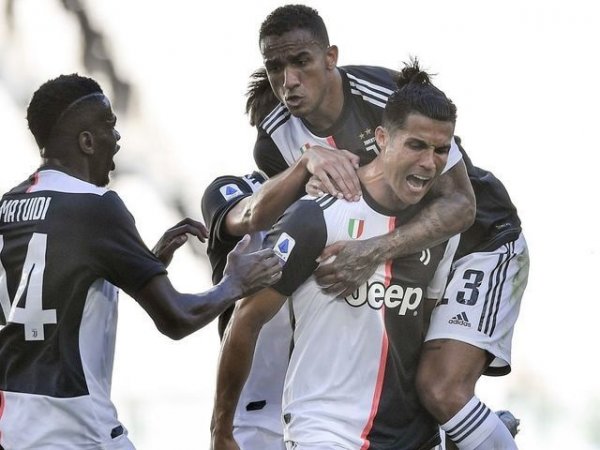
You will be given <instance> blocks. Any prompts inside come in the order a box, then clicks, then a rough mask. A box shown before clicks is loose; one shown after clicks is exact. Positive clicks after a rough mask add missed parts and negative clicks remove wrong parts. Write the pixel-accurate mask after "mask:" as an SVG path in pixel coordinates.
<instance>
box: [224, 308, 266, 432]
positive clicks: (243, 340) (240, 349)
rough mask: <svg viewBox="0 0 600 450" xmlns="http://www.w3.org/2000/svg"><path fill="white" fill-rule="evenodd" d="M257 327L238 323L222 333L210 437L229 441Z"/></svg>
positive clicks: (250, 359)
mask: <svg viewBox="0 0 600 450" xmlns="http://www.w3.org/2000/svg"><path fill="white" fill-rule="evenodd" d="M260 328H261V327H260V326H258V325H256V324H250V323H248V321H244V320H243V319H242V320H238V321H237V322H236V323H235V324H234V325H233V326H230V327H229V328H228V330H227V332H226V333H225V336H224V338H223V343H222V347H221V354H220V357H219V364H218V369H217V389H216V394H215V405H214V410H213V420H212V427H213V429H212V434H213V436H215V437H221V438H223V437H225V438H227V437H230V436H231V435H232V434H233V418H234V414H235V410H236V407H237V403H238V401H239V398H240V395H241V392H242V389H243V387H244V384H245V382H246V380H247V378H248V375H249V373H250V369H251V367H252V359H253V357H254V349H255V346H256V341H257V339H258V334H259V331H260Z"/></svg>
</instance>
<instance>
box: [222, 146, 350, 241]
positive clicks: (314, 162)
mask: <svg viewBox="0 0 600 450" xmlns="http://www.w3.org/2000/svg"><path fill="white" fill-rule="evenodd" d="M358 161H359V158H358V156H356V155H354V154H352V153H350V152H348V151H346V150H332V149H327V148H324V147H319V146H312V147H310V148H308V149H307V150H306V151H305V152H304V154H303V155H302V157H301V158H300V159H299V160H298V161H297V162H296V163H295V164H294V165H293V166H291V167H289V168H288V169H286V170H285V171H283V172H282V173H280V174H279V175H277V176H275V177H273V178H271V179H270V180H268V181H267V182H266V183H264V184H263V186H262V187H261V189H260V190H259V191H258V192H255V193H254V194H252V195H251V196H250V197H246V198H244V199H242V200H240V201H239V202H238V204H237V205H235V206H234V207H233V208H232V209H231V211H229V212H228V214H227V218H226V220H225V226H226V228H227V229H226V231H227V233H229V234H230V235H232V236H243V235H244V234H247V233H254V232H256V231H261V230H266V229H268V228H270V227H271V226H272V225H273V224H274V223H275V221H276V220H277V219H278V218H279V217H280V216H281V215H282V214H283V212H284V211H285V210H286V209H287V208H288V207H289V206H290V205H291V204H292V203H293V202H294V201H295V200H297V199H298V198H300V197H301V196H302V195H303V193H304V186H305V184H306V182H307V181H308V178H309V176H310V175H311V174H314V175H315V176H316V177H318V178H319V179H321V180H323V183H328V184H327V186H328V187H329V188H330V189H331V190H333V191H334V192H335V193H336V194H338V193H339V195H341V196H345V197H346V198H348V199H349V200H351V199H354V200H356V199H358V198H359V196H360V183H359V181H358V177H357V175H356V169H357V168H358ZM333 183H335V186H339V189H337V188H336V187H335V186H334V184H333Z"/></svg>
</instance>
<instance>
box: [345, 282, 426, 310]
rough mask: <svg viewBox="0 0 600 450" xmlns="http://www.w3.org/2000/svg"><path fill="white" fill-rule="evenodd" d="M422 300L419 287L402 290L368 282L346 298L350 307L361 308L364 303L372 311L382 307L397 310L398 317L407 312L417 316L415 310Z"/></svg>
mask: <svg viewBox="0 0 600 450" xmlns="http://www.w3.org/2000/svg"><path fill="white" fill-rule="evenodd" d="M421 300H423V290H422V289H421V288H420V287H416V288H414V287H407V288H403V287H402V286H399V285H397V284H391V285H389V286H388V287H385V285H384V284H383V283H379V282H377V281H376V282H373V283H369V282H368V281H367V282H366V283H365V284H363V285H362V286H361V287H359V288H358V289H357V290H356V292H354V294H351V295H349V296H347V297H346V302H347V303H348V304H349V305H350V306H356V307H358V306H362V305H364V304H365V303H367V304H368V305H369V307H370V308H373V309H381V308H382V307H383V306H384V305H385V307H386V308H388V309H393V308H397V307H398V306H399V307H400V308H398V315H400V316H404V315H406V313H407V312H408V311H413V315H415V316H416V315H417V314H418V311H417V308H418V307H419V305H420V304H421Z"/></svg>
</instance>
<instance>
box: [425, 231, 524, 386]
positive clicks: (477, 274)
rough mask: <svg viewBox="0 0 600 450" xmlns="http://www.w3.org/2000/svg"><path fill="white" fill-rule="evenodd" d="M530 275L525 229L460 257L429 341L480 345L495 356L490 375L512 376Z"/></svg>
mask: <svg viewBox="0 0 600 450" xmlns="http://www.w3.org/2000/svg"><path fill="white" fill-rule="evenodd" d="M528 276H529V253H528V251H527V243H526V242H525V238H524V237H523V234H521V235H519V237H518V239H516V240H515V241H512V242H509V243H507V244H504V245H502V246H501V247H499V248H497V249H496V250H494V251H491V252H479V253H471V254H469V255H466V256H464V257H462V258H461V259H459V260H457V261H455V262H454V264H453V265H452V271H451V275H450V279H449V281H448V284H447V286H446V291H445V294H444V296H443V298H442V300H440V301H438V304H437V305H436V307H435V309H434V310H433V313H432V315H431V324H430V326H429V331H428V332H427V337H426V338H425V341H431V340H434V339H455V340H458V341H462V342H466V343H468V344H471V345H474V346H476V347H479V348H481V349H483V350H486V351H487V352H489V353H490V354H491V355H492V356H493V357H494V359H493V360H492V362H491V364H490V365H489V367H488V369H487V370H486V372H485V374H486V375H506V374H507V373H509V372H510V355H511V347H512V336H513V330H514V326H515V322H516V321H517V317H518V315H519V309H520V307H521V298H522V296H523V291H524V290H525V287H526V286H527V278H528Z"/></svg>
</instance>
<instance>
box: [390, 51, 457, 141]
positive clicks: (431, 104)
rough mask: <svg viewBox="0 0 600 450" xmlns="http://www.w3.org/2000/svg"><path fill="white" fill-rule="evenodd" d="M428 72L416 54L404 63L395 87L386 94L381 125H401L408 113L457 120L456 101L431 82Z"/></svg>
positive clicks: (447, 120) (450, 120) (436, 118)
mask: <svg viewBox="0 0 600 450" xmlns="http://www.w3.org/2000/svg"><path fill="white" fill-rule="evenodd" d="M430 78H431V75H430V74H428V73H427V72H425V71H423V70H421V68H420V67H419V61H418V59H417V58H413V59H411V61H410V62H409V63H405V64H404V68H403V69H402V70H401V71H400V73H399V74H398V77H397V80H396V84H397V85H398V89H397V90H396V91H394V92H393V93H392V95H390V97H389V98H388V101H387V104H386V106H385V110H384V113H383V120H382V125H383V126H384V127H385V128H388V129H397V128H402V127H403V126H404V123H405V122H406V118H407V117H408V115H409V114H411V113H419V114H422V115H424V116H425V117H429V118H430V119H434V120H440V121H443V122H452V123H456V105H455V104H454V103H452V100H450V99H449V98H448V97H447V96H446V94H444V92H442V91H441V90H439V89H438V88H437V87H436V86H434V85H433V83H432V82H431V79H430Z"/></svg>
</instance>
